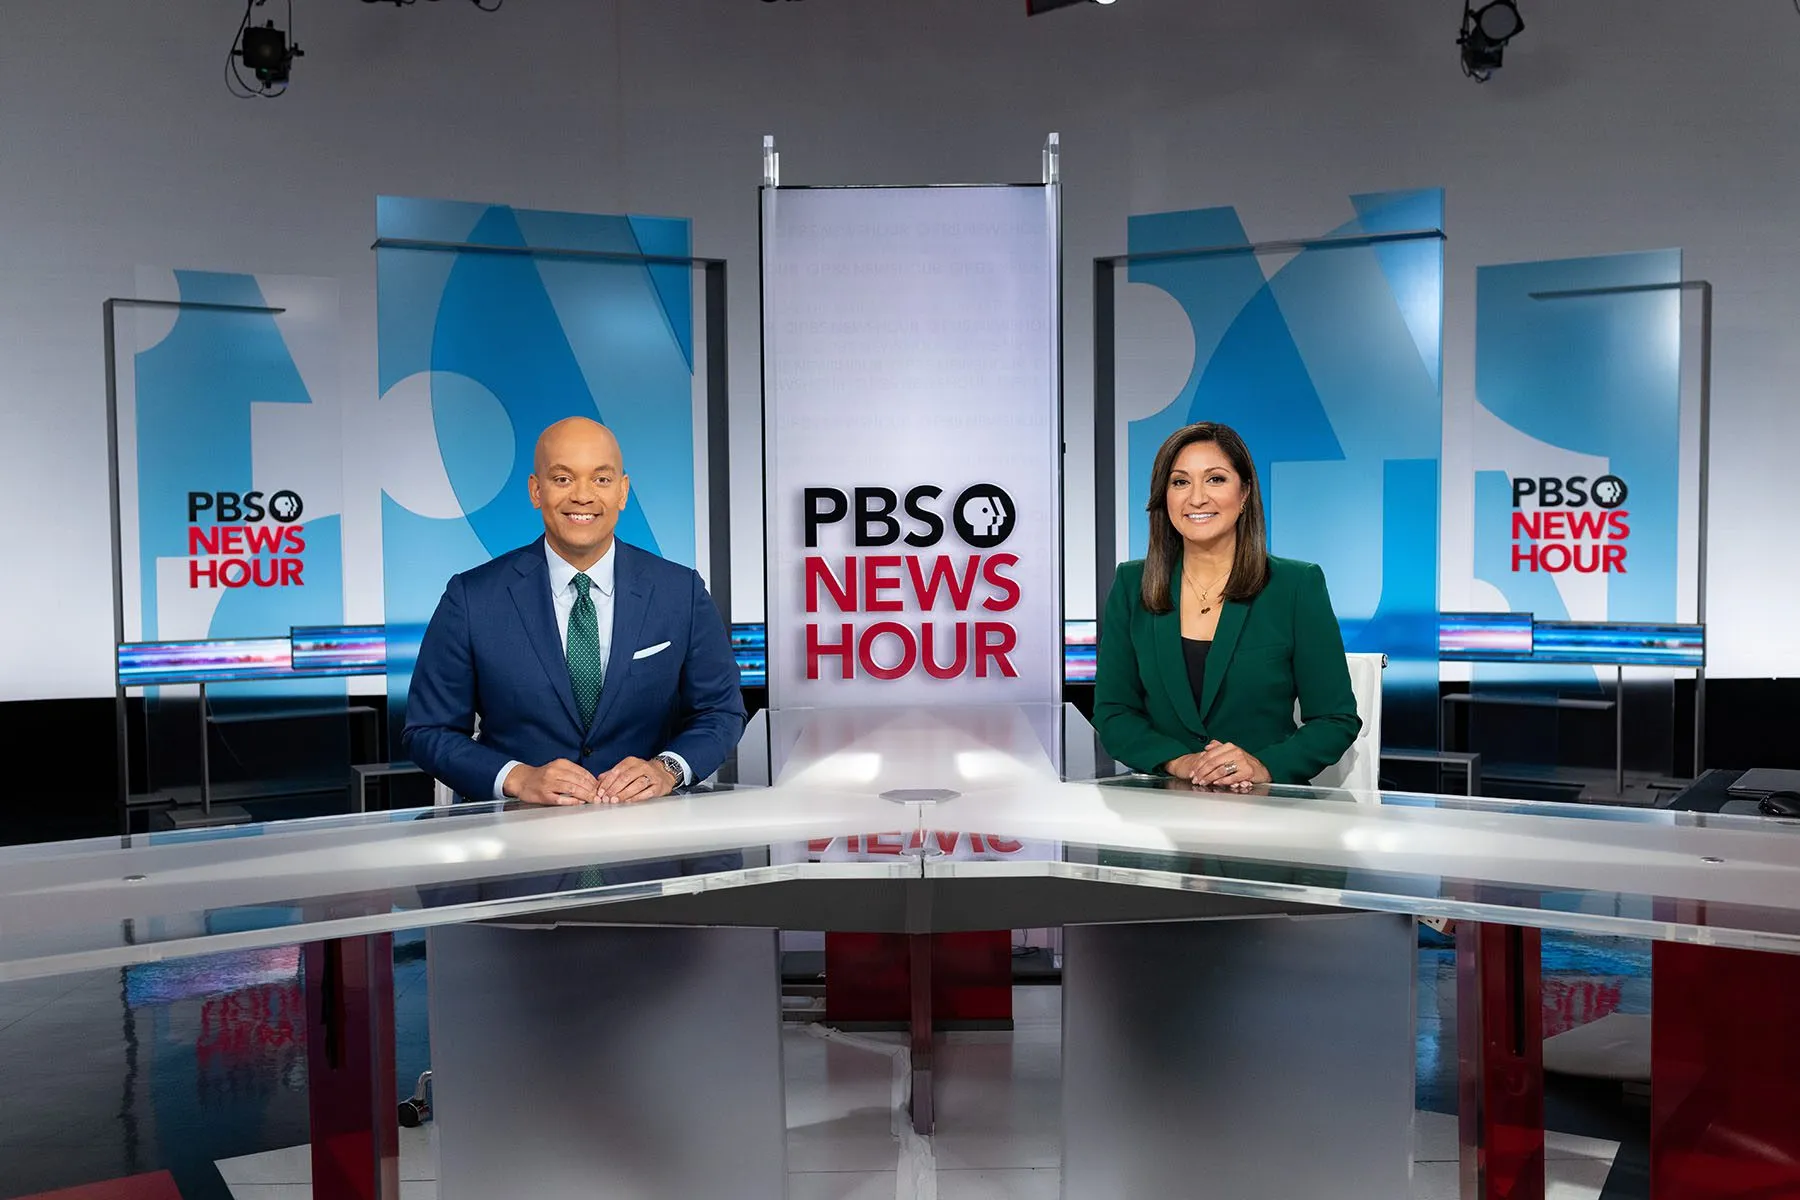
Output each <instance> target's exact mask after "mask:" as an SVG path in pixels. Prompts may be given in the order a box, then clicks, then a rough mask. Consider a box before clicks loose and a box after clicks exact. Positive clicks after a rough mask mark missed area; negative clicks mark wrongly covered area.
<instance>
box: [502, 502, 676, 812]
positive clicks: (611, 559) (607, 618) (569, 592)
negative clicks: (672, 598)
mask: <svg viewBox="0 0 1800 1200" xmlns="http://www.w3.org/2000/svg"><path fill="white" fill-rule="evenodd" d="M618 549H619V543H618V542H617V541H615V542H613V543H612V545H610V546H608V547H607V548H606V553H605V554H602V555H601V556H600V560H599V561H598V562H596V563H595V564H594V565H593V566H591V567H589V568H588V569H587V571H586V575H587V577H588V579H589V580H590V581H591V586H590V587H589V588H588V599H589V600H592V601H593V602H594V622H595V625H596V632H598V633H599V635H600V663H601V666H600V686H601V688H602V689H603V690H604V689H605V687H606V676H607V674H608V673H609V668H610V666H611V663H612V635H613V581H614V578H615V571H614V564H615V563H617V561H618ZM544 558H545V560H546V561H547V563H548V564H549V567H550V607H551V609H552V610H553V611H554V612H555V614H556V636H557V638H558V639H560V640H561V642H562V648H563V657H564V659H565V660H566V659H567V658H568V655H569V614H570V613H572V612H574V611H575V601H576V600H577V599H578V598H579V597H580V595H581V593H580V592H578V591H577V590H576V589H575V576H577V575H579V574H582V573H583V572H581V571H578V570H577V569H576V568H575V566H574V564H573V563H571V562H569V561H568V560H567V559H566V558H564V557H563V556H562V555H560V554H558V553H557V552H556V551H555V550H554V549H553V548H552V547H551V545H550V542H549V539H547V538H546V539H545V541H544ZM663 753H665V754H667V755H668V756H669V757H670V758H672V759H674V760H675V761H676V762H678V763H680V764H681V778H680V779H677V780H676V781H675V784H676V786H677V787H686V786H687V784H688V781H689V780H691V779H692V778H693V776H694V773H693V771H692V769H691V768H689V766H688V765H687V760H686V759H684V758H682V757H681V755H679V754H676V753H675V752H674V751H672V750H665V751H663ZM520 765H521V764H520V762H519V761H518V760H517V759H513V760H512V761H511V762H508V763H507V764H506V765H505V766H504V767H501V768H500V774H498V775H497V776H495V777H494V799H496V800H505V799H506V790H505V787H506V777H507V775H509V774H510V773H511V772H512V769H513V768H514V767H516V766H520Z"/></svg>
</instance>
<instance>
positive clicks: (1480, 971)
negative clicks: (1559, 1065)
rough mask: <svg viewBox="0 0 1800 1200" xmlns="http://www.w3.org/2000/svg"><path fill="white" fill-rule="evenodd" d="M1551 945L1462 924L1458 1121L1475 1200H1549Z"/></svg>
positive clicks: (1514, 930)
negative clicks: (1544, 951) (1545, 965)
mask: <svg viewBox="0 0 1800 1200" xmlns="http://www.w3.org/2000/svg"><path fill="white" fill-rule="evenodd" d="M1541 944H1542V937H1541V935H1540V934H1539V932H1538V931H1537V930H1535V929H1521V928H1519V927H1517V926H1512V925H1483V924H1477V923H1475V922H1472V921H1460V922H1458V923H1457V927H1456V1042H1457V1047H1456V1049H1457V1059H1458V1063H1459V1070H1458V1081H1459V1084H1458V1097H1457V1100H1458V1103H1457V1120H1458V1125H1459V1127H1460V1131H1461V1141H1462V1155H1461V1161H1462V1194H1463V1196H1464V1197H1466V1198H1472V1200H1544V1008H1543V986H1542V964H1541V961H1540V960H1541Z"/></svg>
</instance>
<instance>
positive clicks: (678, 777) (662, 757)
mask: <svg viewBox="0 0 1800 1200" xmlns="http://www.w3.org/2000/svg"><path fill="white" fill-rule="evenodd" d="M656 761H657V762H659V763H661V764H662V765H663V770H665V771H667V772H668V773H669V778H670V779H673V780H674V781H675V787H677V788H680V787H681V786H682V785H683V784H684V783H686V782H687V772H686V771H683V770H682V769H681V760H680V759H679V758H676V757H675V756H674V755H673V754H659V755H657V756H656Z"/></svg>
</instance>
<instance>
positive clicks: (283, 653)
mask: <svg viewBox="0 0 1800 1200" xmlns="http://www.w3.org/2000/svg"><path fill="white" fill-rule="evenodd" d="M292 676H293V670H292V668H291V664H290V648H289V642H288V639H287V638H285V637H272V638H218V639H210V640H207V641H197V642H127V643H125V644H124V645H121V646H120V647H119V683H120V684H121V685H123V686H125V687H148V686H152V685H156V684H169V683H221V682H225V681H227V680H234V679H285V678H291V677H292Z"/></svg>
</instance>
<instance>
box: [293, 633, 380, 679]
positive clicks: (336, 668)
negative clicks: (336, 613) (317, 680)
mask: <svg viewBox="0 0 1800 1200" xmlns="http://www.w3.org/2000/svg"><path fill="white" fill-rule="evenodd" d="M288 638H289V640H290V641H291V642H292V643H293V664H294V670H296V671H309V672H313V673H315V674H316V673H320V672H324V673H328V674H333V675H352V674H368V675H379V674H381V673H382V672H384V671H386V670H387V633H386V631H385V630H384V628H383V627H382V626H380V625H296V626H294V628H293V629H292V630H290V631H289V633H288Z"/></svg>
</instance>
